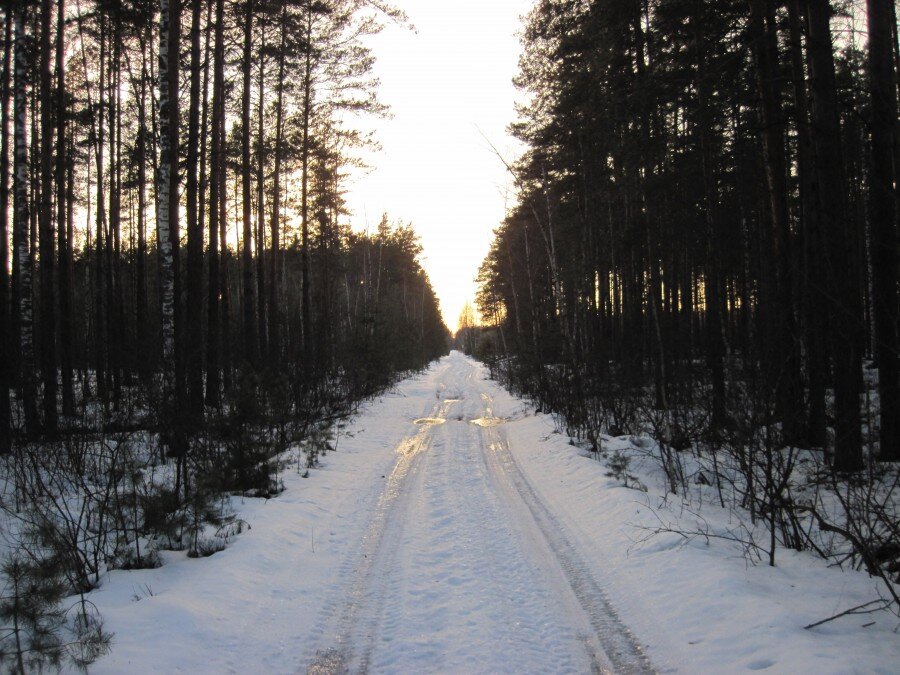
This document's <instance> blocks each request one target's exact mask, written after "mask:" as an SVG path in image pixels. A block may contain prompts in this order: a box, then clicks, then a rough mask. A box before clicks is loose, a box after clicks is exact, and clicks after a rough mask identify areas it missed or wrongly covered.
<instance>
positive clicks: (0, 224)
mask: <svg viewBox="0 0 900 675" xmlns="http://www.w3.org/2000/svg"><path fill="white" fill-rule="evenodd" d="M12 23H13V12H12V8H10V7H7V9H6V11H5V13H4V17H3V70H2V74H0V455H5V454H6V453H8V452H9V451H10V448H11V443H12V428H11V416H10V397H9V390H10V388H11V387H12V384H13V381H14V379H15V378H14V376H13V372H14V370H13V369H14V367H15V365H14V364H15V358H14V354H13V349H12V330H11V328H12V313H11V311H10V309H11V308H10V283H9V282H10V278H9V234H10V233H9V95H10V84H11V83H10V78H11V74H12V64H11V60H12V47H13V43H12Z"/></svg>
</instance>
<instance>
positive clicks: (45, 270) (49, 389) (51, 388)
mask: <svg viewBox="0 0 900 675" xmlns="http://www.w3.org/2000/svg"><path fill="white" fill-rule="evenodd" d="M53 16H54V11H53V1H52V0H41V36H40V57H39V58H40V72H41V81H40V105H41V162H40V172H41V174H40V176H41V178H40V180H41V184H40V195H41V203H40V207H39V209H38V221H39V223H40V224H39V231H40V263H41V266H40V271H41V287H40V288H41V307H40V310H41V311H40V333H39V334H40V345H41V347H40V357H41V358H40V361H41V376H42V381H43V412H44V431H45V432H47V433H50V434H52V433H55V432H56V425H57V419H56V416H57V409H56V399H57V391H58V389H57V362H56V274H55V270H56V233H55V230H54V229H53V217H54V214H53V141H54V133H53V131H54V126H55V124H54V122H55V120H54V110H53V102H54V91H55V90H54V87H53V68H52V62H53V45H54V44H55V40H54V39H53ZM60 30H62V27H60ZM58 225H59V224H58V223H57V226H58Z"/></svg>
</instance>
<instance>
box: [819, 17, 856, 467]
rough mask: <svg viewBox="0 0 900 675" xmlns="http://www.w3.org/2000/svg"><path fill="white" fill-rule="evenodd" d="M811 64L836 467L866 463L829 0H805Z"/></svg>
mask: <svg viewBox="0 0 900 675" xmlns="http://www.w3.org/2000/svg"><path fill="white" fill-rule="evenodd" d="M806 9H807V21H808V25H809V37H808V40H807V53H808V57H809V65H810V75H811V78H810V93H811V97H810V98H811V102H812V114H811V117H810V122H811V129H812V136H813V143H814V146H815V151H816V175H817V177H818V183H819V198H820V201H821V208H820V214H821V216H822V229H823V232H824V235H825V239H826V241H827V246H826V258H825V261H826V264H825V269H826V276H827V283H828V292H829V295H830V297H831V302H830V303H829V304H830V308H829V309H830V316H831V320H832V326H831V328H832V330H831V331H830V336H831V342H832V345H831V354H832V359H833V367H834V399H835V402H834V408H835V421H834V431H835V440H834V446H835V447H834V468H835V469H836V470H838V471H857V470H859V469H861V468H862V467H863V457H862V435H861V429H860V422H861V420H860V412H859V390H860V381H861V369H862V339H861V334H862V330H863V322H862V308H861V307H860V300H859V298H860V292H859V290H860V289H859V277H858V275H857V271H856V270H857V266H856V258H855V256H854V255H853V253H852V252H853V251H854V250H855V249H856V231H857V229H856V224H855V221H854V220H853V219H852V218H851V217H850V214H849V213H848V211H847V206H846V197H845V195H846V194H847V191H846V187H847V185H846V180H845V177H844V158H843V152H842V148H841V127H840V120H839V117H838V103H837V88H836V85H835V76H834V51H833V48H832V41H831V27H830V18H831V6H830V3H829V2H828V1H827V0H806Z"/></svg>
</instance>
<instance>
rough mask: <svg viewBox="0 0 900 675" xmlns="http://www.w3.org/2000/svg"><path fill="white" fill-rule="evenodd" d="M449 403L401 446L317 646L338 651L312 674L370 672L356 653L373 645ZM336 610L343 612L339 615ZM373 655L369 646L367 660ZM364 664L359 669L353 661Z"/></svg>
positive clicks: (314, 665) (325, 652)
mask: <svg viewBox="0 0 900 675" xmlns="http://www.w3.org/2000/svg"><path fill="white" fill-rule="evenodd" d="M449 405H450V404H449V403H448V402H446V401H444V402H442V403H439V404H436V405H435V406H434V408H433V409H432V411H431V413H430V414H429V415H428V416H426V417H423V418H421V420H420V421H421V422H422V423H421V425H420V429H419V431H418V432H417V433H416V434H414V435H412V436H409V437H407V438H405V439H404V440H403V441H401V443H400V444H399V445H398V446H397V448H396V450H395V452H396V454H397V455H399V457H398V459H397V462H396V464H395V465H394V468H393V470H392V471H391V474H390V475H389V476H388V479H387V483H386V485H385V487H384V489H383V490H382V493H381V496H380V498H379V500H378V504H377V506H376V507H375V512H374V514H373V516H372V518H371V520H370V522H369V527H368V529H367V531H366V534H365V536H364V537H363V539H362V541H361V543H360V545H359V547H358V548H357V549H355V550H353V551H352V552H351V553H350V555H349V556H348V557H347V559H346V560H345V562H344V564H343V565H342V566H341V577H344V578H348V582H347V583H346V584H343V585H341V587H340V591H339V592H340V596H339V598H340V599H339V600H334V601H332V602H331V603H329V604H328V605H326V607H325V613H326V616H325V617H323V619H322V621H321V622H320V625H323V630H322V631H321V633H322V634H321V635H318V636H313V640H314V641H315V640H316V639H317V638H318V639H324V636H325V635H331V636H334V637H333V640H334V645H333V646H328V647H326V648H324V649H323V648H321V645H320V646H319V649H317V650H316V652H315V654H314V655H313V657H312V662H311V663H310V665H309V666H308V667H307V673H309V674H315V675H320V674H326V673H348V672H353V671H357V672H365V671H366V668H367V666H366V663H365V659H364V658H363V659H359V658H358V657H359V655H358V654H356V653H354V649H358V647H357V642H358V641H359V639H360V637H362V638H363V639H364V641H365V642H366V643H369V642H371V641H372V640H374V631H375V628H376V627H377V620H378V617H379V607H380V605H381V604H382V603H383V602H384V594H385V589H386V583H387V578H388V574H389V572H390V569H391V567H392V565H391V562H392V560H393V558H394V556H395V555H396V551H397V546H396V543H397V541H398V540H399V538H400V536H401V535H402V530H403V525H404V522H405V520H406V518H405V510H406V509H405V507H404V504H405V502H406V501H407V500H408V498H409V494H410V492H411V490H409V483H410V482H411V481H412V480H414V479H415V477H416V476H417V475H418V473H419V471H418V469H419V464H420V462H421V459H422V456H423V455H424V454H425V453H426V452H427V450H428V447H429V445H430V443H431V438H432V436H431V434H430V433H429V432H430V427H431V426H434V425H435V424H440V423H442V421H443V415H444V414H445V412H446V410H447V408H448V407H449ZM335 607H337V608H338V610H337V611H335ZM368 651H370V647H368V646H367V645H366V646H364V650H363V654H365V653H366V652H368ZM355 659H356V660H358V661H360V662H359V663H354V660H355Z"/></svg>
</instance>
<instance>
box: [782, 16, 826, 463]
mask: <svg viewBox="0 0 900 675" xmlns="http://www.w3.org/2000/svg"><path fill="white" fill-rule="evenodd" d="M800 2H801V0H790V2H789V3H788V21H789V24H790V34H791V40H790V41H791V69H792V76H793V80H794V82H793V84H794V104H795V107H796V110H797V137H798V143H797V146H798V147H797V165H798V173H799V179H800V238H801V246H802V265H801V269H802V280H801V289H800V292H801V295H802V299H803V300H802V302H803V312H804V315H805V317H806V319H805V322H804V334H805V340H806V372H807V378H808V388H809V395H808V398H809V417H808V422H807V434H806V436H807V439H806V440H807V443H808V444H809V445H810V446H812V447H814V448H824V447H825V439H826V430H825V425H826V420H825V387H826V382H827V379H828V378H827V375H828V361H827V358H828V357H827V354H826V352H825V333H826V331H827V329H828V327H827V325H826V322H825V321H824V317H823V316H822V308H823V307H824V306H826V305H825V303H826V302H827V296H826V294H824V293H822V290H823V289H822V285H821V284H822V278H823V270H822V232H821V225H820V223H821V218H820V216H819V195H818V194H817V193H818V187H819V186H818V183H817V182H816V176H815V166H814V149H813V142H812V136H811V134H810V128H809V97H808V95H807V91H806V74H805V72H804V61H803V43H802V36H801V23H802V17H803V13H802V11H801V10H802V8H801V6H800Z"/></svg>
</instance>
